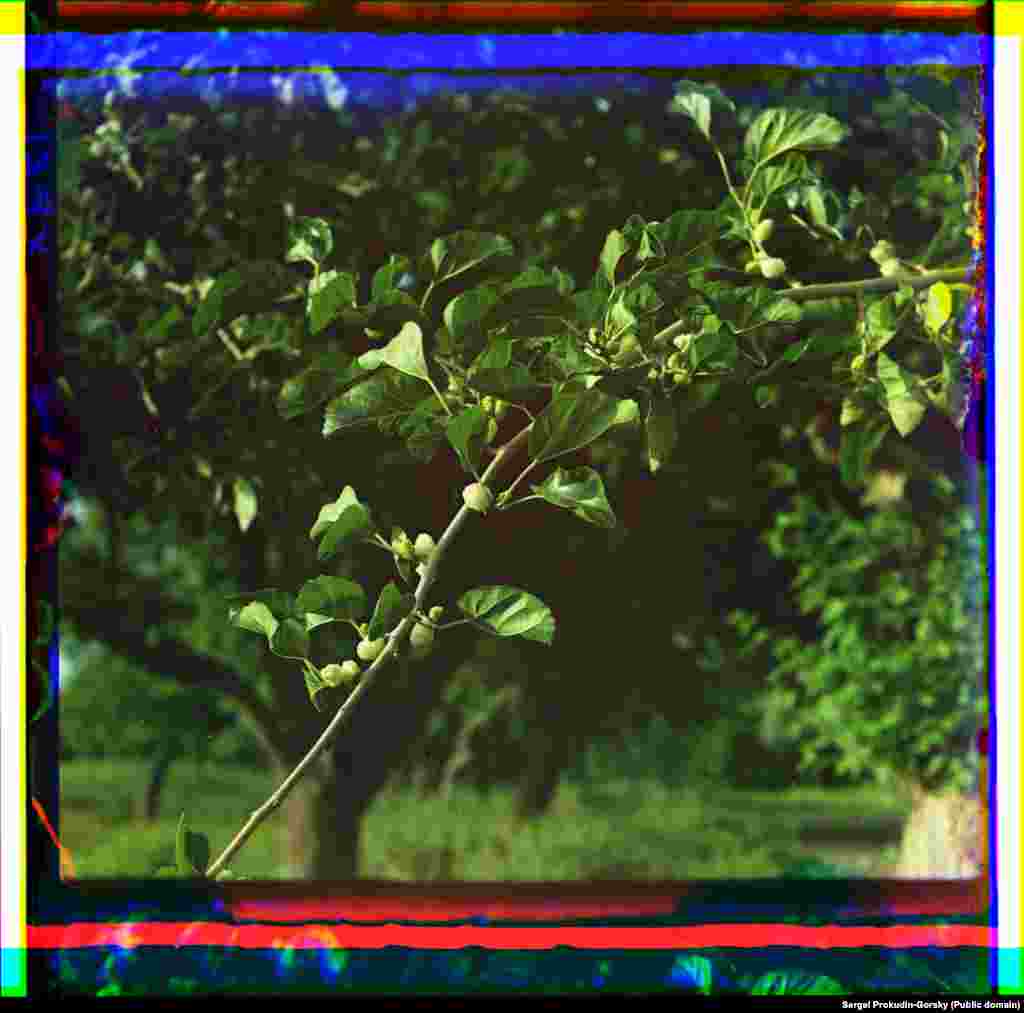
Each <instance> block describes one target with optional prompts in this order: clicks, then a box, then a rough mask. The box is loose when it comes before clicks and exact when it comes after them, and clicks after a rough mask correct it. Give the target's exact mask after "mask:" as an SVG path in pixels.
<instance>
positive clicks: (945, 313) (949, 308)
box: [924, 281, 953, 334]
mask: <svg viewBox="0 0 1024 1013" xmlns="http://www.w3.org/2000/svg"><path fill="white" fill-rule="evenodd" d="M952 312H953V292H952V290H951V289H950V287H949V286H948V285H947V284H946V283H945V282H944V281H940V282H938V283H936V284H935V285H932V286H931V288H929V289H928V301H927V302H926V303H925V308H924V324H925V327H927V328H928V330H929V331H931V333H932V334H938V333H939V331H941V330H942V328H943V326H944V325H945V323H946V321H947V320H948V319H949V318H950V315H951V314H952Z"/></svg>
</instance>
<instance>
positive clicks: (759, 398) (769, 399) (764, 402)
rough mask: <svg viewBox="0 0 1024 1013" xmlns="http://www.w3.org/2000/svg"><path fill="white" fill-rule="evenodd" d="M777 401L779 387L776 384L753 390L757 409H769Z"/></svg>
mask: <svg viewBox="0 0 1024 1013" xmlns="http://www.w3.org/2000/svg"><path fill="white" fill-rule="evenodd" d="M778 400H779V387H778V385H777V384H766V385H764V386H761V387H756V388H755V389H754V401H755V402H756V404H757V407H758V408H770V407H771V406H772V405H774V404H777V403H778Z"/></svg>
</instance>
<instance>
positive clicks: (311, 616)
mask: <svg viewBox="0 0 1024 1013" xmlns="http://www.w3.org/2000/svg"><path fill="white" fill-rule="evenodd" d="M305 621H306V632H307V633H312V632H313V630H315V629H317V628H318V627H320V626H326V625H327V624H328V623H334V622H337V621H338V620H337V619H335V618H334V616H322V615H318V614H317V613H316V612H307V613H306V617H305Z"/></svg>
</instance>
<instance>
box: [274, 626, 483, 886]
mask: <svg viewBox="0 0 1024 1013" xmlns="http://www.w3.org/2000/svg"><path fill="white" fill-rule="evenodd" d="M449 639H450V641H451V642H452V643H451V645H450V647H449V648H448V649H447V650H446V649H445V648H444V647H441V646H439V647H438V649H437V650H436V652H435V654H434V655H432V656H431V657H430V658H429V659H427V660H425V661H421V662H414V663H413V664H412V665H411V666H410V670H409V678H408V680H406V679H404V678H403V676H402V673H401V671H400V669H399V667H398V666H393V665H389V666H388V667H387V668H386V669H385V670H384V671H382V672H381V674H380V677H379V681H377V682H375V683H374V685H373V686H372V687H371V689H370V690H369V692H368V693H367V695H366V696H365V697H364V698H363V699H362V700H360V701H359V704H358V705H357V706H356V708H355V709H354V711H353V713H352V715H351V719H350V722H349V724H348V726H347V727H346V728H345V729H343V730H342V732H341V733H340V734H339V735H338V738H337V739H336V740H335V742H334V744H333V746H332V747H331V748H330V749H329V750H328V751H327V756H326V758H325V762H324V765H323V768H322V771H321V776H320V777H319V778H316V777H310V778H306V779H304V780H303V782H301V783H300V784H298V785H297V786H296V787H295V789H294V791H293V792H292V794H291V795H290V796H289V798H288V799H287V800H286V802H285V807H284V808H285V810H286V813H287V816H286V819H285V823H286V827H285V830H284V833H285V848H286V854H287V869H288V873H289V877H292V876H294V877H297V878H302V879H315V880H318V881H334V882H344V881H350V880H353V879H357V878H359V877H360V876H365V872H364V871H363V862H362V857H361V845H360V837H361V833H362V825H363V817H364V816H365V815H366V812H367V810H368V809H369V807H370V805H371V803H372V802H373V799H374V797H375V796H376V795H377V792H379V791H380V790H381V788H382V787H384V785H385V784H386V783H387V781H388V780H389V778H390V777H391V775H392V773H393V771H394V770H395V768H396V766H397V765H398V764H399V763H400V762H401V761H402V760H403V758H404V757H405V755H406V753H407V752H408V750H409V749H410V748H411V747H412V745H413V744H414V743H415V742H416V740H417V738H419V736H420V735H422V734H423V731H424V727H425V725H426V721H427V718H428V716H429V714H430V712H431V710H432V709H433V708H434V707H435V706H437V704H438V703H439V702H440V700H441V693H442V690H443V688H444V685H445V683H446V682H447V680H448V677H449V676H450V675H451V673H452V672H454V671H455V669H456V668H457V667H458V666H459V665H460V664H461V663H462V661H463V660H465V658H466V656H467V655H468V653H469V652H470V651H471V650H472V647H473V645H472V643H471V642H469V643H467V638H464V637H457V636H454V635H449ZM307 782H308V783H307Z"/></svg>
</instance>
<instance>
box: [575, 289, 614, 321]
mask: <svg viewBox="0 0 1024 1013" xmlns="http://www.w3.org/2000/svg"><path fill="white" fill-rule="evenodd" d="M572 301H573V304H574V305H575V307H576V319H578V320H579V322H580V323H581V324H582V325H583V326H585V327H595V326H597V325H599V324H600V323H601V322H602V321H603V320H604V311H605V307H606V306H607V305H608V295H607V293H605V292H599V291H597V290H596V289H592V288H588V289H584V290H583V291H582V292H576V293H575V294H574V295H573V296H572Z"/></svg>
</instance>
